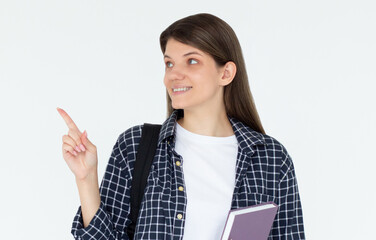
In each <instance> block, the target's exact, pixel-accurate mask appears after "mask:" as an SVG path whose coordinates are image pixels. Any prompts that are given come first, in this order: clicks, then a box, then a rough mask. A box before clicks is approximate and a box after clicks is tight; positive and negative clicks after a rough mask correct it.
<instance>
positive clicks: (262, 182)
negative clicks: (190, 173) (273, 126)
mask: <svg viewBox="0 0 376 240" xmlns="http://www.w3.org/2000/svg"><path fill="white" fill-rule="evenodd" d="M181 116H182V112H181V110H175V111H174V112H173V113H172V114H171V116H170V117H169V118H168V119H167V120H166V121H165V122H164V123H163V124H162V128H161V132H160V135H159V140H158V147H157V151H156V154H155V156H154V161H153V164H152V166H151V170H150V173H149V177H148V182H147V186H146V188H145V195H144V199H143V201H142V203H141V206H140V213H139V217H138V222H137V227H136V232H135V237H134V239H153V240H155V239H166V240H167V239H174V240H175V239H176V240H181V239H182V238H183V234H184V222H185V210H186V204H187V196H186V193H185V191H179V190H178V188H179V186H183V187H184V189H185V185H184V179H183V171H182V165H183V164H184V160H183V159H182V157H181V156H180V155H178V154H177V153H176V152H175V150H174V149H175V148H174V146H175V138H174V137H175V126H176V121H177V120H178V119H179V118H180V117H181ZM229 120H230V122H231V125H232V127H233V130H234V132H235V136H236V138H237V140H238V145H239V147H238V157H237V162H236V185H235V188H234V193H233V200H232V207H231V209H236V208H240V207H246V206H250V205H254V204H259V203H263V202H268V201H273V202H275V203H276V204H277V205H278V206H279V210H278V212H277V216H276V218H275V220H274V223H273V226H272V230H271V232H270V236H269V238H268V239H269V240H271V239H281V240H282V239H290V240H292V239H294V240H297V239H299V240H300V239H305V236H304V227H303V214H302V207H301V202H300V198H299V192H298V185H297V180H296V177H295V171H294V165H293V162H292V160H291V157H290V156H289V154H288V153H287V151H286V149H285V147H284V146H283V145H282V144H281V143H279V142H278V141H277V140H276V139H274V138H272V137H270V136H268V135H264V134H261V133H258V132H256V131H254V130H252V129H251V128H250V127H248V126H246V125H244V124H243V123H242V122H240V121H238V120H236V119H235V118H232V117H230V116H229ZM141 131H142V125H137V126H134V127H132V128H130V129H128V130H126V131H125V132H123V133H122V134H120V135H119V137H118V139H117V141H116V143H115V145H114V147H113V150H112V153H111V157H110V159H109V162H108V165H107V168H106V172H105V174H104V177H103V180H102V182H101V185H100V195H101V204H100V207H99V209H98V211H97V213H96V214H95V216H94V218H93V219H92V221H91V222H90V224H89V226H87V227H86V228H83V223H82V215H81V207H79V208H78V211H77V214H76V215H75V217H74V220H73V224H72V231H71V232H72V234H73V236H74V238H75V239H129V238H128V236H127V234H126V229H127V226H128V225H129V223H130V220H129V219H128V215H129V212H130V188H131V183H132V175H133V169H134V162H135V158H136V153H137V148H138V144H139V141H140V138H141ZM213 201H215V199H213ZM203 221H205V219H204V216H203Z"/></svg>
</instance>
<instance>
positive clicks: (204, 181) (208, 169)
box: [175, 123, 238, 240]
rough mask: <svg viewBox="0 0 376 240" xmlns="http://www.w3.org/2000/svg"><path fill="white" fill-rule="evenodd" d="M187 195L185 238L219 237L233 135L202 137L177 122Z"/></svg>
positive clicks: (229, 190) (227, 200)
mask: <svg viewBox="0 0 376 240" xmlns="http://www.w3.org/2000/svg"><path fill="white" fill-rule="evenodd" d="M175 151H176V152H177V153H178V154H179V155H181V156H182V158H183V161H182V167H183V174H184V181H185V187H186V189H184V191H186V194H187V211H186V222H185V226H184V237H183V239H184V240H191V239H195V240H200V239H202V240H218V239H220V237H221V235H222V231H223V228H224V225H225V223H226V219H227V215H228V212H229V210H230V209H231V202H232V195H233V192H234V187H235V169H236V157H237V153H238V145H237V140H236V137H235V135H232V136H229V137H212V136H204V135H199V134H195V133H192V132H189V131H188V130H186V129H184V128H183V127H182V126H180V125H179V123H176V143H175Z"/></svg>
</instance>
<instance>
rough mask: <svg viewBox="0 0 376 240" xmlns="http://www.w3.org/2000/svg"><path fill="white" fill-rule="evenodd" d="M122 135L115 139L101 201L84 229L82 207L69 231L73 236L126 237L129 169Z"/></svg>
mask: <svg viewBox="0 0 376 240" xmlns="http://www.w3.org/2000/svg"><path fill="white" fill-rule="evenodd" d="M120 139H121V136H119V138H118V140H117V141H116V143H115V145H114V147H113V150H112V153H111V156H110V159H109V162H108V165H107V167H106V171H105V174H104V177H103V179H102V182H101V185H100V189H99V192H100V197H101V203H100V207H99V209H98V211H97V212H96V214H95V215H94V217H93V219H92V220H91V222H90V224H89V225H88V226H87V227H86V228H84V226H83V221H82V214H81V206H80V207H79V208H78V211H77V213H76V215H75V217H74V219H73V223H72V230H71V233H72V235H73V237H74V238H75V239H79V240H88V239H91V240H94V239H129V237H128V235H127V233H126V229H127V226H128V225H129V223H130V220H129V219H128V214H129V211H130V207H129V206H130V204H129V199H130V190H129V184H130V181H131V180H130V179H129V175H130V174H129V173H128V170H129V168H128V167H127V159H126V156H127V154H126V151H125V150H123V151H122V150H121V148H120V147H121V146H122V147H123V149H125V147H124V146H123V145H124V143H121V144H120V141H119V140H120Z"/></svg>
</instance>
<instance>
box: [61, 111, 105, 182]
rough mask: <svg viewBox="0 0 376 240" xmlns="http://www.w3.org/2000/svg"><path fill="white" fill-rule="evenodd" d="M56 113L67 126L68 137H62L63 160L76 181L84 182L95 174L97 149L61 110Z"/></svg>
mask: <svg viewBox="0 0 376 240" xmlns="http://www.w3.org/2000/svg"><path fill="white" fill-rule="evenodd" d="M57 111H58V112H59V113H60V115H61V116H62V117H63V119H64V121H65V123H66V124H67V126H68V129H69V131H68V135H64V136H63V158H64V160H65V162H66V163H67V164H68V167H69V168H70V170H71V171H72V172H73V174H74V175H75V176H76V179H77V180H85V179H86V178H87V176H88V175H89V174H97V172H96V171H97V165H98V157H97V147H96V146H95V145H94V144H92V143H91V142H90V141H89V139H88V138H87V133H86V131H84V132H83V133H81V131H80V130H79V129H78V127H77V126H76V124H75V123H74V122H73V120H72V119H71V118H70V117H69V115H68V114H67V113H66V112H65V111H64V110H63V109H61V108H57Z"/></svg>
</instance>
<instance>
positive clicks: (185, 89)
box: [172, 87, 192, 92]
mask: <svg viewBox="0 0 376 240" xmlns="http://www.w3.org/2000/svg"><path fill="white" fill-rule="evenodd" d="M191 88H192V87H184V88H173V89H172V91H173V92H185V91H187V90H189V89H191Z"/></svg>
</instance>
